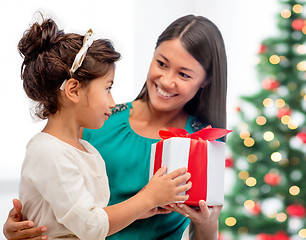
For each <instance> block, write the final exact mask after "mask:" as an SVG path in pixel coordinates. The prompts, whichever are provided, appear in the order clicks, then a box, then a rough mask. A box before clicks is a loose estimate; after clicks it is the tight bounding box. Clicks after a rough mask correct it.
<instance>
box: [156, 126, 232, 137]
mask: <svg viewBox="0 0 306 240" xmlns="http://www.w3.org/2000/svg"><path fill="white" fill-rule="evenodd" d="M232 131H233V130H227V129H222V128H212V127H211V126H210V125H209V126H207V127H205V128H203V129H201V130H200V131H197V132H194V133H191V134H189V133H188V132H187V131H186V130H185V129H180V128H172V127H170V128H169V131H165V130H160V131H159V136H160V137H161V138H162V139H168V138H172V137H182V138H191V139H199V138H201V139H202V140H208V141H214V140H216V139H218V138H220V137H223V136H225V135H227V134H228V133H230V132H232Z"/></svg>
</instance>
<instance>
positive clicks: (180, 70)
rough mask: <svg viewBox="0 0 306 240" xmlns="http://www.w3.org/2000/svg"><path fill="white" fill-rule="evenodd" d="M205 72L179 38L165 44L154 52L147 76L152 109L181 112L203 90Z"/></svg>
mask: <svg viewBox="0 0 306 240" xmlns="http://www.w3.org/2000/svg"><path fill="white" fill-rule="evenodd" d="M205 78H206V73H205V71H204V69H203V67H202V66H201V64H200V63H199V62H198V61H197V60H196V59H195V58H194V57H193V56H192V55H190V54H189V53H188V52H187V50H185V48H184V47H183V45H182V43H181V41H180V40H179V39H172V40H168V41H164V42H162V43H161V44H160V45H159V46H158V47H157V48H156V50H155V52H154V56H153V59H152V62H151V65H150V69H149V72H148V75H147V88H148V94H149V98H150V102H151V104H152V107H154V108H155V109H156V110H159V111H177V110H179V111H180V110H182V109H183V107H184V106H185V104H186V103H187V102H188V101H189V100H191V99H192V98H193V97H194V96H195V94H196V93H197V91H198V90H199V88H200V87H204V85H205Z"/></svg>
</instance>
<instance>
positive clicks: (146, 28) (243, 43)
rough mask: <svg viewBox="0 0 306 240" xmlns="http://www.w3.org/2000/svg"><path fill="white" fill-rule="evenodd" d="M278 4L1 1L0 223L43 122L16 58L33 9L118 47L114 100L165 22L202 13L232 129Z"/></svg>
mask: <svg viewBox="0 0 306 240" xmlns="http://www.w3.org/2000/svg"><path fill="white" fill-rule="evenodd" d="M301 2H303V1H301ZM281 7H282V6H281V5H280V2H279V1H278V0H269V1H267V0H256V1H252V0H232V1H227V0H215V1H209V0H166V1H165V0H154V1H153V0H148V1H141V0H113V1H106V0H88V1H80V0H74V1H70V0H67V1H59V0H53V1H44V0H28V1H22V0H11V1H1V2H0V9H1V14H0V26H1V28H0V29H1V32H2V33H1V38H0V52H1V58H0V72H1V80H0V81H1V89H0V91H1V93H0V103H1V111H2V114H1V118H0V126H1V128H2V129H1V133H2V137H1V140H0V141H1V142H0V146H1V158H0V159H1V160H0V226H1V227H2V226H3V224H4V221H5V219H6V217H7V214H8V212H9V209H11V207H12V203H11V200H12V199H13V198H18V181H19V174H20V169H21V165H22V162H23V157H24V154H25V147H26V144H27V142H28V140H29V139H30V138H31V137H32V136H33V135H34V134H35V133H37V132H39V131H40V130H41V129H42V128H43V126H44V124H45V122H44V121H40V120H37V119H35V118H34V119H33V118H32V117H31V115H30V108H31V106H32V105H31V103H30V102H29V100H28V99H27V97H26V96H25V94H24V91H23V88H22V81H21V80H20V67H21V63H22V58H21V57H20V56H19V54H18V52H17V44H18V41H19V40H20V38H21V36H22V34H23V32H24V31H25V30H26V29H27V28H28V27H29V25H30V24H31V23H33V22H35V21H36V20H37V19H39V14H38V11H40V12H41V13H43V15H44V16H45V17H52V18H53V19H54V20H55V21H56V22H57V24H58V25H59V27H60V28H61V29H64V30H65V32H67V33H68V32H76V33H79V34H84V33H85V32H86V31H87V30H88V29H89V28H91V29H93V31H94V33H95V36H96V38H108V39H111V40H112V41H113V43H114V45H115V48H116V50H117V51H119V52H120V53H121V54H122V59H121V60H120V61H119V62H118V63H117V66H116V75H115V84H114V88H113V90H112V92H113V96H114V98H115V101H116V102H117V103H123V102H127V101H131V100H133V99H134V98H135V97H136V95H137V93H138V92H139V91H140V89H141V87H142V85H143V83H144V81H145V79H146V73H147V70H148V68H149V64H150V61H151V57H152V54H153V51H154V47H155V41H156V40H157V37H158V36H159V35H160V34H161V32H162V31H163V30H164V29H165V27H167V26H168V25H169V24H170V23H171V22H172V21H174V20H175V19H177V18H178V17H181V16H183V15H186V14H194V15H203V16H205V17H207V18H209V19H210V20H212V21H213V22H214V23H215V24H216V25H217V26H218V28H219V29H220V31H221V33H222V34H223V37H224V41H225V46H226V51H227V56H228V109H227V113H228V128H234V127H235V126H236V125H237V123H238V121H239V114H237V111H238V110H239V106H240V101H241V100H240V99H239V97H240V96H241V95H252V94H254V93H256V91H258V90H259V89H260V87H261V86H260V82H259V81H258V72H257V71H256V65H257V64H258V56H257V55H258V52H259V51H261V50H260V49H261V48H262V45H261V41H262V40H263V39H264V38H266V37H267V36H274V35H277V33H278V32H279V31H278V28H277V16H279V14H280V11H281ZM304 34H305V33H304ZM304 71H305V70H304ZM250 111H251V110H250ZM246 113H247V112H246ZM250 114H251V115H252V114H254V111H253V112H252V111H251V112H250ZM233 175H235V173H234V170H232V171H229V173H227V178H228V179H227V181H226V183H227V184H226V187H225V189H226V192H227V193H229V192H230V190H231V189H232V186H233V184H234V181H231V180H232V179H234V177H233ZM2 238H4V236H3V235H2V231H1V233H0V239H2ZM229 239H230V238H229Z"/></svg>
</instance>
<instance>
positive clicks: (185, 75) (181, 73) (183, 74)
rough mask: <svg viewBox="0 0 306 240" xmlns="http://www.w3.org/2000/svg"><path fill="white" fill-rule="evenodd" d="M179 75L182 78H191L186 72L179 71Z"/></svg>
mask: <svg viewBox="0 0 306 240" xmlns="http://www.w3.org/2000/svg"><path fill="white" fill-rule="evenodd" d="M179 74H180V76H181V77H183V78H191V77H190V76H189V75H187V74H186V73H183V72H180V73H179Z"/></svg>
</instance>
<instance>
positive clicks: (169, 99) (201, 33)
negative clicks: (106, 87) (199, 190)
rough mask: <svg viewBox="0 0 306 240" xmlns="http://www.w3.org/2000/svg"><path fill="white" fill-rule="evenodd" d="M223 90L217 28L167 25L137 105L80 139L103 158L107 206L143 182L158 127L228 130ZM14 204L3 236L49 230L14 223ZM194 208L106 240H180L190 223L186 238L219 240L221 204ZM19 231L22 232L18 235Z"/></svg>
mask: <svg viewBox="0 0 306 240" xmlns="http://www.w3.org/2000/svg"><path fill="white" fill-rule="evenodd" d="M226 85H227V63H226V54H225V47H224V43H223V38H222V36H221V33H220V32H219V30H218V28H217V27H216V26H215V25H214V24H213V23H212V22H211V21H209V20H208V19H206V18H204V17H201V16H193V15H188V16H184V17H182V18H179V19H177V20H176V21H174V22H173V23H172V24H170V25H169V26H168V27H167V28H166V30H165V31H164V32H163V33H162V34H161V35H160V37H159V38H158V40H157V44H156V48H155V52H154V56H153V59H152V62H151V65H150V68H149V72H148V75H147V80H146V83H145V84H144V87H143V89H142V90H141V92H140V94H139V95H138V97H137V98H136V100H135V101H133V102H130V103H126V104H121V105H117V106H116V107H115V108H114V109H113V115H112V117H111V118H110V119H109V120H108V121H106V123H105V125H104V126H103V127H102V128H101V129H98V130H88V129H84V132H83V138H84V139H85V140H88V141H89V142H90V143H91V144H92V145H93V146H95V147H96V148H97V149H98V151H99V152H100V154H101V155H102V157H103V159H104V160H105V163H106V169H107V172H108V178H109V184H110V191H111V199H110V202H109V204H110V205H112V204H115V203H117V202H121V201H122V200H125V199H126V198H129V197H130V196H131V195H134V194H135V193H137V192H138V191H140V190H141V189H142V187H143V186H145V184H146V183H147V181H148V175H149V163H150V149H151V144H152V143H155V142H157V141H159V138H160V137H159V134H158V133H159V130H161V129H164V130H167V129H168V128H169V127H176V128H185V129H186V130H187V131H188V132H190V133H191V132H194V131H198V130H199V129H201V128H203V127H205V126H206V125H208V124H210V125H212V126H214V127H221V128H225V127H226ZM102 145H103V148H102V147H101V146H102ZM118 166H120V169H119V168H118ZM15 205H16V207H15V209H13V210H12V211H11V213H10V216H9V218H8V220H7V222H6V224H5V226H4V233H5V235H6V237H7V238H8V239H22V238H23V239H24V238H25V239H27V238H28V239H42V236H39V237H36V238H35V237H34V238H30V237H29V236H34V235H35V234H39V233H41V232H42V231H44V230H46V228H45V227H36V228H30V229H28V228H29V227H31V226H32V223H31V222H30V221H25V222H16V221H19V217H20V209H21V206H20V205H19V203H18V201H15ZM199 205H200V209H199V210H194V209H191V208H189V207H188V206H186V205H184V204H172V205H171V206H169V207H167V209H168V210H172V211H174V212H172V213H170V214H163V215H161V214H158V213H163V210H159V209H157V210H156V209H155V210H152V211H151V213H150V214H148V216H151V217H149V218H146V219H141V220H138V221H136V222H135V223H133V224H132V225H130V226H129V227H128V228H126V229H124V230H123V231H120V232H119V233H117V234H115V235H113V236H111V237H110V238H109V239H112V240H116V239H120V240H122V239H124V240H126V239H152V240H153V239H173V240H177V239H180V238H181V237H182V234H183V232H184V230H185V229H186V227H187V226H188V225H189V223H190V220H191V225H190V235H191V239H208V240H210V239H217V236H218V217H219V214H220V212H221V206H215V207H213V208H211V209H210V211H209V210H208V207H207V206H206V204H205V202H204V201H202V200H201V201H200V202H199ZM14 213H16V214H15V215H14ZM156 213H157V214H156ZM153 215H154V216H153ZM14 217H15V218H14ZM189 219H190V220H189ZM29 224H30V225H29ZM27 226H28V227H27ZM24 228H27V230H21V229H24Z"/></svg>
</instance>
